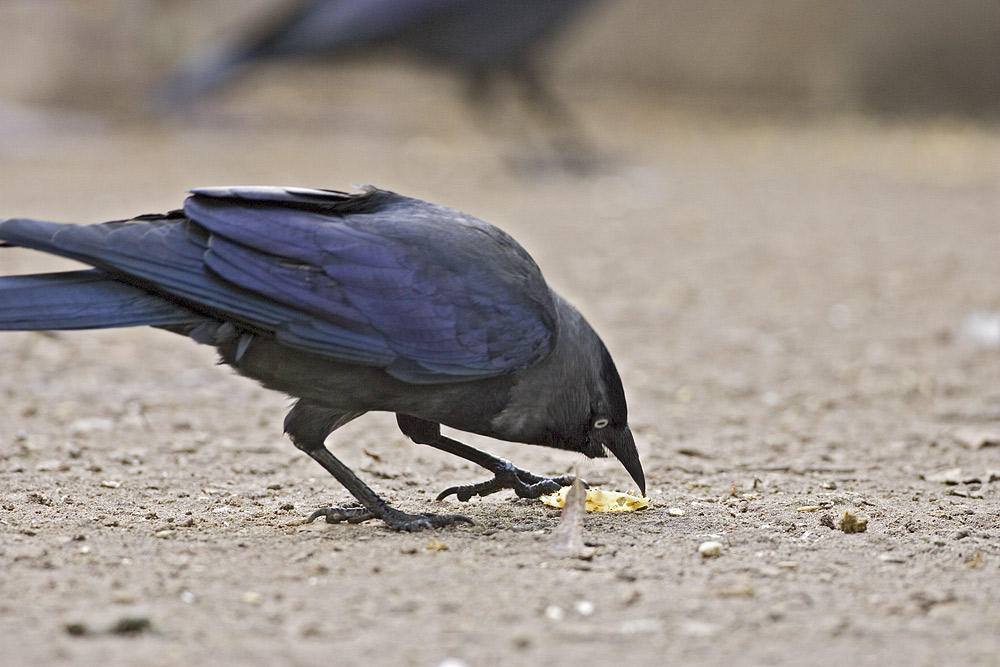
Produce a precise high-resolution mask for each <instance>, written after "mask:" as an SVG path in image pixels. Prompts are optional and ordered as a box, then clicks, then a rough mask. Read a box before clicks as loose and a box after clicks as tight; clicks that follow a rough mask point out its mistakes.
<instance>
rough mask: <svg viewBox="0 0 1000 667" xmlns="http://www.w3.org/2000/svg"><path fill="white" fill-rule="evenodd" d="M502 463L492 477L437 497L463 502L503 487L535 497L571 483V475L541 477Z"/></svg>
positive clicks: (453, 487)
mask: <svg viewBox="0 0 1000 667" xmlns="http://www.w3.org/2000/svg"><path fill="white" fill-rule="evenodd" d="M504 463H505V466H504V468H503V469H501V470H498V471H497V472H496V475H495V477H493V479H490V480H487V481H485V482H480V483H478V484H463V485H460V486H452V487H450V488H447V489H445V490H444V491H442V492H441V493H439V494H438V497H437V499H438V500H443V499H444V498H447V497H448V496H450V495H452V494H454V495H455V497H456V498H458V499H459V500H460V501H462V502H465V501H467V500H469V498H472V497H473V496H488V495H490V494H491V493H496V492H497V491H503V490H504V489H513V490H514V493H516V494H517V496H518V497H519V498H537V497H539V496H543V495H545V494H547V493H555V492H556V491H558V490H559V489H561V488H562V487H564V486H569V485H570V484H572V483H573V475H560V476H558V477H543V476H541V475H536V474H534V473H532V472H528V471H527V470H522V469H521V468H518V467H516V466H514V465H513V464H511V463H510V462H508V461H504ZM580 481H581V482H582V481H583V480H580ZM583 486H584V487H586V486H587V483H586V482H583Z"/></svg>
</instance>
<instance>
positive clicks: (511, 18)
mask: <svg viewBox="0 0 1000 667" xmlns="http://www.w3.org/2000/svg"><path fill="white" fill-rule="evenodd" d="M590 2H591V0H472V1H470V0H305V1H302V2H299V3H297V4H293V5H290V6H288V7H285V8H284V10H283V13H281V14H280V15H277V16H275V17H274V18H273V19H272V20H271V21H270V22H269V23H268V24H267V25H261V26H260V28H259V29H258V31H256V32H255V33H252V34H249V35H244V36H239V37H236V38H233V39H230V40H228V41H225V40H224V41H222V42H221V43H218V44H215V45H213V46H211V47H209V48H206V49H205V50H203V51H200V52H196V53H195V54H194V55H193V56H191V57H190V58H189V59H188V60H187V62H186V64H183V65H181V66H180V67H179V69H178V70H177V71H176V72H175V73H174V74H173V75H172V76H171V77H170V78H169V79H168V80H167V81H166V82H165V83H164V84H162V85H160V86H158V88H157V90H156V91H155V95H154V96H155V98H156V104H157V106H158V107H159V108H160V109H163V110H176V109H183V108H185V107H187V106H189V105H190V104H191V103H192V102H193V101H194V100H195V99H197V98H200V97H204V96H205V95H207V94H209V93H211V92H213V91H215V90H217V89H219V88H221V87H223V86H225V85H227V84H229V83H231V82H233V81H234V80H236V79H238V78H239V77H240V76H241V75H242V74H244V73H245V72H246V71H247V70H249V69H252V68H253V67H254V66H255V65H258V64H260V63H262V62H268V61H275V60H281V59H284V60H288V59H304V58H309V59H317V58H323V59H327V60H334V59H338V58H339V59H343V58H346V57H351V56H358V57H364V56H366V55H369V54H371V53H377V52H394V51H395V52H400V53H401V54H403V55H409V56H411V57H414V58H417V59H419V60H420V61H422V62H426V63H429V64H431V65H435V66H438V67H443V68H448V69H452V70H454V71H456V73H457V74H459V75H460V76H462V77H464V78H465V79H466V81H467V83H468V95H469V98H470V99H471V101H472V102H473V103H474V106H475V108H476V109H477V111H478V112H479V115H480V116H481V120H482V121H483V125H484V127H485V128H486V129H487V130H488V131H489V132H491V133H495V132H496V128H497V127H503V126H505V125H506V126H510V123H509V122H507V123H505V122H504V121H505V120H506V116H505V115H503V114H498V113H497V111H496V110H495V109H494V108H493V106H494V104H495V102H496V101H497V100H495V99H493V97H494V96H493V93H494V91H496V90H498V86H499V84H500V83H502V82H503V81H505V80H509V81H511V82H512V83H513V84H514V85H515V89H517V90H519V92H520V94H521V95H522V96H523V98H524V100H525V102H526V104H527V108H528V111H529V112H532V113H533V114H534V115H535V117H536V118H537V120H538V121H541V123H542V127H543V128H544V130H545V135H546V137H547V141H548V142H549V143H551V145H552V148H553V149H554V150H555V152H556V153H557V154H558V155H560V156H562V161H563V162H565V163H566V166H569V167H572V168H574V169H586V168H587V162H588V161H589V160H592V159H593V155H594V153H595V151H594V150H593V149H592V148H591V147H590V145H589V144H590V142H589V140H588V139H587V138H586V136H585V133H584V132H583V131H582V130H581V128H579V127H578V124H577V122H576V120H575V118H574V116H573V114H572V113H570V112H569V110H568V109H566V108H565V106H564V105H563V104H562V103H561V101H560V100H559V99H558V97H557V96H555V95H554V94H552V92H551V90H550V89H549V87H548V86H547V85H546V84H545V82H544V81H543V77H542V76H541V75H540V73H539V66H540V65H539V63H540V60H541V55H542V51H543V47H544V46H545V44H546V42H548V41H550V40H551V38H552V37H553V36H554V35H556V34H557V33H558V32H559V30H560V28H563V27H564V26H565V25H566V24H567V23H568V22H569V21H570V20H571V19H572V18H573V17H574V16H575V15H576V14H578V13H579V12H580V10H581V9H582V8H583V7H584V6H585V5H587V4H590ZM518 127H520V128H521V129H520V131H522V132H523V128H524V126H523V124H521V125H519V126H518Z"/></svg>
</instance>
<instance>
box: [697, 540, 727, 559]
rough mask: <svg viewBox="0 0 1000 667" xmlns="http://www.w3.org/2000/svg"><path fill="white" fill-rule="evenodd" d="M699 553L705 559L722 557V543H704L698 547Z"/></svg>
mask: <svg viewBox="0 0 1000 667" xmlns="http://www.w3.org/2000/svg"><path fill="white" fill-rule="evenodd" d="M698 553H700V554H701V555H702V557H703V558H715V557H716V556H721V555H722V542H715V541H708V542H702V543H701V545H700V546H699V547H698Z"/></svg>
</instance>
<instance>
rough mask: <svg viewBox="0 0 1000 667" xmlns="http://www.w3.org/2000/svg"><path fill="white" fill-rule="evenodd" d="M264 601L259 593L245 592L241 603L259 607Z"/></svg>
mask: <svg viewBox="0 0 1000 667" xmlns="http://www.w3.org/2000/svg"><path fill="white" fill-rule="evenodd" d="M263 601H264V596H263V595H261V594H260V593H255V592H254V591H247V592H246V593H244V594H243V603H244V604H250V605H254V606H256V605H259V604H260V603H261V602H263Z"/></svg>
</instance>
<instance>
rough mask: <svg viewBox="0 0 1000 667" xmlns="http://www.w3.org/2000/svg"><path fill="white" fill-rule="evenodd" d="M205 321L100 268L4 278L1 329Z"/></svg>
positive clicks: (0, 279)
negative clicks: (120, 280)
mask: <svg viewBox="0 0 1000 667" xmlns="http://www.w3.org/2000/svg"><path fill="white" fill-rule="evenodd" d="M204 320H205V318H204V317H203V316H201V315H198V314H197V313H195V312H193V311H191V310H188V309H187V308H183V307H181V306H179V305H177V304H174V303H172V302H170V301H168V300H167V299H165V298H163V297H161V296H157V295H156V294H152V293H149V292H146V291H144V290H142V289H139V288H138V287H134V286H132V285H128V284H126V283H122V282H118V281H116V280H113V279H111V278H109V277H108V276H107V275H106V274H104V273H102V272H101V271H97V270H90V271H67V272H63V273H44V274H35V275H25V276H2V277H0V330H5V331H41V330H56V329H110V328H115V327H135V326H143V325H148V326H154V327H162V326H178V325H189V324H198V323H200V322H202V321H204Z"/></svg>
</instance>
